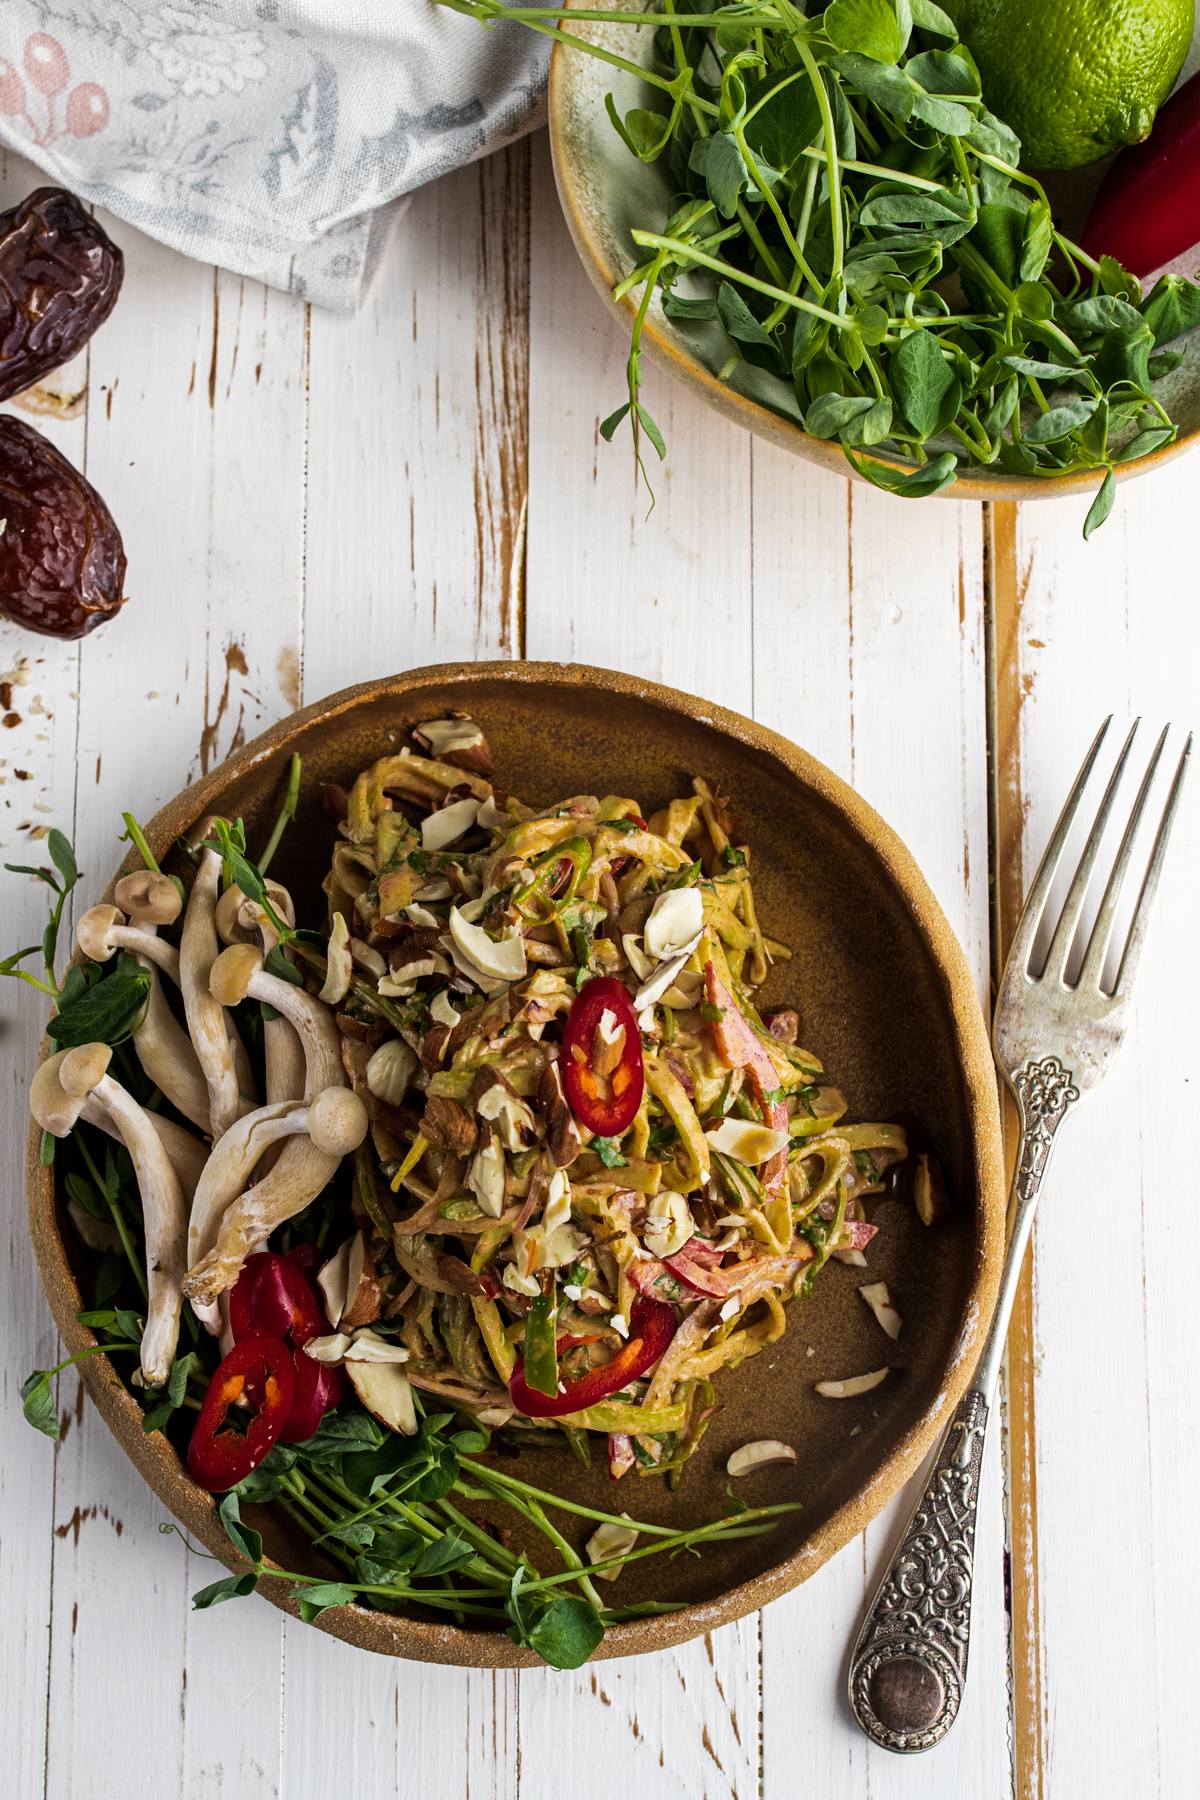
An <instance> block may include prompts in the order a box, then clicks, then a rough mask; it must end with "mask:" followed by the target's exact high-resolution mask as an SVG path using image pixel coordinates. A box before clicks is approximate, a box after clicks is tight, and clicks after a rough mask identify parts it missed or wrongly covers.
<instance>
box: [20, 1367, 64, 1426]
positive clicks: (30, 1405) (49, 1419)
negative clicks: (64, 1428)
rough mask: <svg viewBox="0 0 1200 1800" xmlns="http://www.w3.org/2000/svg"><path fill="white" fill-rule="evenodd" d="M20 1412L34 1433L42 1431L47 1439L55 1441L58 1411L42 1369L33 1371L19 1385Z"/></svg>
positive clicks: (47, 1379)
mask: <svg viewBox="0 0 1200 1800" xmlns="http://www.w3.org/2000/svg"><path fill="white" fill-rule="evenodd" d="M21 1410H22V1411H23V1413H24V1414H25V1418H26V1421H27V1422H28V1423H29V1424H30V1425H32V1426H33V1428H34V1430H35V1431H43V1432H45V1434H46V1436H47V1437H48V1438H54V1439H55V1440H57V1438H58V1435H59V1424H58V1409H57V1407H56V1406H55V1404H54V1396H53V1394H52V1393H51V1392H50V1377H49V1375H48V1374H47V1373H46V1371H45V1370H44V1369H35V1370H34V1371H33V1374H32V1375H31V1376H30V1377H29V1379H28V1380H27V1381H23V1382H22V1383H21Z"/></svg>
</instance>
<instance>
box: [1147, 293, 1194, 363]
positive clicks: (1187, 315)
mask: <svg viewBox="0 0 1200 1800" xmlns="http://www.w3.org/2000/svg"><path fill="white" fill-rule="evenodd" d="M1142 317H1143V319H1144V320H1145V321H1146V324H1147V325H1149V327H1150V329H1151V331H1152V332H1153V333H1154V347H1155V349H1158V348H1159V346H1160V345H1162V344H1170V343H1173V342H1174V340H1175V339H1176V338H1177V337H1182V336H1183V335H1184V333H1185V332H1187V331H1194V330H1195V329H1196V327H1197V325H1200V287H1197V286H1196V284H1195V283H1194V282H1191V281H1187V280H1185V279H1184V277H1183V276H1182V275H1164V276H1163V277H1162V279H1161V281H1159V282H1158V283H1157V284H1156V285H1155V288H1154V291H1153V293H1152V294H1151V295H1150V298H1149V299H1148V300H1147V301H1146V304H1145V305H1144V306H1143V308H1142Z"/></svg>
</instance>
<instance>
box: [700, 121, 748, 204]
mask: <svg viewBox="0 0 1200 1800" xmlns="http://www.w3.org/2000/svg"><path fill="white" fill-rule="evenodd" d="M688 167H689V168H690V169H694V170H695V172H696V174H697V175H702V176H703V177H704V185H705V187H706V188H707V189H708V197H709V199H710V200H711V201H712V203H713V205H714V206H715V207H716V209H717V211H718V212H719V213H720V214H721V215H722V217H723V218H726V219H732V217H733V215H734V213H735V212H736V211H737V203H738V196H739V194H741V193H742V192H743V191H744V190H745V189H746V188H747V187H748V186H749V184H750V171H749V169H747V167H746V163H745V158H744V157H743V156H742V153H741V151H740V150H739V148H738V146H737V144H736V142H735V141H734V139H733V138H732V137H730V135H729V133H728V132H724V131H714V132H713V134H712V136H711V137H706V138H697V140H696V142H695V143H694V144H693V146H692V153H691V156H690V157H689V158H688Z"/></svg>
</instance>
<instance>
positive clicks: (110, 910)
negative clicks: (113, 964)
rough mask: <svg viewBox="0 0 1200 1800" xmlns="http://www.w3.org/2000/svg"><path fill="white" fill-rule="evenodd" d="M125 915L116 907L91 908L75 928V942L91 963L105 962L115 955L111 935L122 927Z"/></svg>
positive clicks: (115, 947)
mask: <svg viewBox="0 0 1200 1800" xmlns="http://www.w3.org/2000/svg"><path fill="white" fill-rule="evenodd" d="M124 923H125V914H124V913H123V912H122V911H121V909H120V907H117V906H93V907H91V908H90V909H89V910H88V911H87V912H85V913H84V915H83V917H82V919H80V921H79V923H78V925H77V926H76V927H75V941H76V943H77V944H78V945H79V948H80V949H81V950H82V951H83V954H84V955H85V956H86V957H87V958H88V959H89V961H91V962H98V963H102V962H107V961H108V959H109V957H110V956H115V955H116V954H117V946H116V944H115V943H114V942H113V940H112V933H113V931H114V930H116V929H117V927H119V926H121V925H124Z"/></svg>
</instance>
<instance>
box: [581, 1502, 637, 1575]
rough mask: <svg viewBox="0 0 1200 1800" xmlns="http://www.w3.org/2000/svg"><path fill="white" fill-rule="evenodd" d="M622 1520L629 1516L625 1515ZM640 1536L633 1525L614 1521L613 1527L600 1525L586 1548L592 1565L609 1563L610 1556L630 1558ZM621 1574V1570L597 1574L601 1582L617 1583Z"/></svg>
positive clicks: (602, 1570)
mask: <svg viewBox="0 0 1200 1800" xmlns="http://www.w3.org/2000/svg"><path fill="white" fill-rule="evenodd" d="M621 1516H622V1518H627V1517H628V1514H626V1513H623V1514H622V1515H621ZM637 1540H638V1534H637V1532H636V1531H635V1530H634V1528H633V1526H632V1525H618V1524H617V1523H616V1521H615V1520H614V1521H613V1523H612V1524H611V1525H598V1526H597V1528H596V1530H595V1531H593V1533H592V1535H591V1537H590V1538H589V1539H588V1541H587V1544H586V1546H585V1548H586V1550H587V1559H588V1561H589V1562H590V1563H599V1562H607V1561H608V1559H609V1557H610V1556H628V1554H629V1552H630V1551H631V1550H632V1549H633V1546H634V1545H635V1544H636V1543H637ZM620 1573H621V1571H620V1569H601V1570H599V1572H598V1574H597V1580H599V1581H615V1580H616V1579H617V1576H618V1575H619V1574H620Z"/></svg>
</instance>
